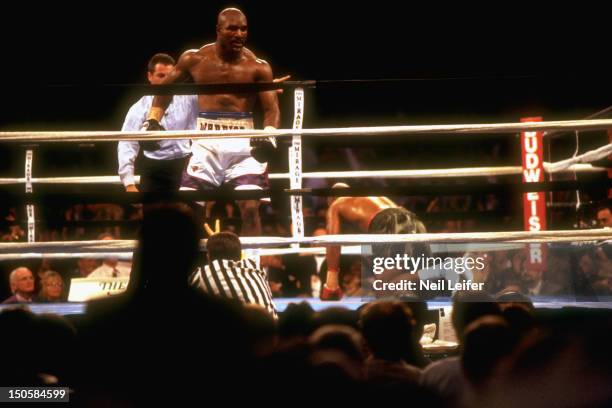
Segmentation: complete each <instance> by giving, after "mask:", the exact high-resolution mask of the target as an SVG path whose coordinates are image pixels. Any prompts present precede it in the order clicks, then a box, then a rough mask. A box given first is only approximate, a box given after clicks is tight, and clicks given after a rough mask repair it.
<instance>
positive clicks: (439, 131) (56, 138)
mask: <svg viewBox="0 0 612 408" xmlns="http://www.w3.org/2000/svg"><path fill="white" fill-rule="evenodd" d="M263 85H264V88H265V87H270V85H269V84H263ZM195 87H196V88H201V87H202V86H201V85H200V86H195ZM230 88H231V87H230ZM294 88H295V89H294V118H293V127H292V128H291V129H277V130H238V131H236V130H233V131H224V130H218V131H164V132H163V133H162V132H118V131H93V132H90V131H82V132H81V131H69V132H0V142H3V143H25V144H32V143H56V142H116V141H121V140H134V141H141V140H147V141H151V140H168V139H187V138H189V139H206V138H215V139H223V138H253V137H259V138H261V137H270V138H271V137H274V138H278V139H290V141H289V144H290V146H289V169H288V172H286V173H273V174H270V175H269V178H270V179H273V180H275V179H276V180H286V179H288V180H289V188H286V189H282V190H280V191H276V192H275V194H276V195H282V196H284V197H286V198H288V199H289V200H290V209H291V221H292V236H291V237H241V242H242V244H243V247H244V248H248V249H254V250H255V252H254V253H255V254H257V255H281V254H291V253H294V254H295V253H309V254H317V255H320V254H323V253H324V251H325V249H324V246H325V245H341V246H342V247H343V249H342V253H348V254H351V253H352V254H356V253H359V251H360V248H362V247H363V246H367V245H372V244H382V243H406V242H409V243H428V244H430V245H431V247H432V251H433V252H434V253H436V252H445V251H446V252H448V251H449V248H451V250H452V251H474V250H478V249H482V248H485V249H486V248H487V245H493V244H495V245H498V247H499V248H502V249H517V248H522V247H524V244H526V243H551V242H555V243H569V242H593V241H607V240H610V239H612V229H593V230H563V231H507V232H485V233H445V234H400V235H380V234H376V235H374V234H351V235H325V236H318V237H307V236H305V233H304V230H305V228H304V215H303V210H302V205H303V203H302V197H303V196H305V195H322V196H330V195H341V194H342V195H355V196H359V195H362V196H364V195H365V196H367V195H370V194H368V191H364V190H363V189H361V190H360V189H359V188H348V189H342V191H331V190H330V189H320V190H316V189H307V188H303V187H302V180H304V179H309V178H313V179H359V178H395V179H434V178H435V179H453V178H465V177H483V176H518V175H521V174H522V173H523V170H524V168H523V166H501V167H469V168H448V169H397V170H378V171H337V172H334V171H328V172H309V173H305V172H303V171H302V170H303V169H302V146H303V142H304V140H305V139H311V138H326V137H327V138H329V137H334V138H339V137H358V136H386V137H393V138H410V137H420V136H424V135H427V136H429V137H434V136H435V135H449V134H452V135H456V136H457V137H458V138H459V137H460V136H462V135H470V134H507V133H519V132H559V131H593V130H605V129H610V128H612V119H587V120H570V121H552V122H544V121H542V122H521V123H496V124H457V125H428V126H425V125H422V126H375V127H346V128H321V129H304V128H303V126H302V125H303V122H304V90H303V88H302V87H299V86H298V87H294ZM266 89H267V88H266ZM544 135H545V136H546V133H545V134H544ZM610 154H612V144H607V145H604V146H601V147H599V148H596V149H593V150H590V151H588V152H586V153H583V154H580V155H577V154H575V155H574V156H573V157H570V158H567V159H565V160H561V161H557V162H552V163H548V162H546V163H543V168H544V170H545V172H546V173H548V174H556V173H574V174H576V173H599V172H603V171H606V169H604V168H599V167H595V166H593V165H591V163H592V162H594V161H596V160H599V159H602V158H605V157H607V156H609V155H610ZM33 160H34V154H33V151H32V150H31V149H28V150H27V152H26V157H25V175H24V177H21V178H0V185H5V186H6V185H21V184H23V185H25V196H24V197H25V201H26V202H27V201H28V197H34V196H35V188H34V187H35V186H36V185H45V184H46V185H53V184H75V185H98V184H120V180H119V177H118V176H95V177H34V175H33V174H32V163H33ZM136 180H137V182H138V177H137V178H136ZM545 184H546V185H545ZM553 184H554V182H548V183H540V184H538V183H535V184H531V185H529V186H526V185H524V186H523V187H524V188H523V191H525V192H528V191H549V190H550V191H552V190H554V185H553ZM570 184H571V183H570ZM574 184H577V183H574ZM574 184H572V186H573V185H574ZM547 185H553V188H549V189H546V188H547ZM561 187H563V186H561ZM383 190H384V189H383ZM396 190H398V189H396ZM266 194H268V192H267V191H255V192H253V191H250V192H244V191H235V192H234V193H233V194H232V198H234V199H252V198H258V197H264V196H266ZM126 197H127V194H126ZM129 197H130V201H131V202H139V200H141V199H142V198H143V197H147V193H130V195H129ZM185 197H189V198H190V199H192V198H197V199H198V200H206V199H207V198H208V199H209V200H210V199H213V200H214V198H215V195H211V194H210V193H202V192H198V193H195V194H190V195H185ZM111 201H112V200H111ZM26 213H27V218H28V220H27V221H28V242H27V243H0V261H5V260H19V259H40V258H51V259H53V258H62V259H63V258H77V257H92V258H105V257H118V258H120V259H130V258H131V254H132V252H133V250H134V249H135V244H136V242H135V241H130V240H112V241H68V242H66V241H62V242H36V227H35V226H36V222H35V218H34V206H33V202H28V203H27V211H26ZM304 245H307V246H308V247H306V248H305V247H303V246H304ZM204 246H205V242H204V241H203V242H202V243H201V247H202V248H204ZM491 248H492V247H491ZM302 300H309V302H310V303H311V305H313V307H314V308H315V309H321V308H324V307H326V306H329V305H332V306H335V305H342V306H346V307H348V308H351V309H356V308H358V307H359V306H361V305H362V304H363V303H364V302H365V301H367V300H365V299H351V298H348V299H344V300H342V301H340V302H331V303H330V302H321V301H319V300H318V299H317V300H315V299H305V298H297V299H278V298H277V299H275V302H276V304H277V307H278V309H279V311H282V310H284V308H285V307H286V306H287V305H288V304H289V303H291V302H299V301H302ZM449 302H450V300H449V299H440V300H435V299H434V300H431V301H429V302H428V305H429V307H430V308H439V307H444V306H447V305H448V304H449ZM535 303H536V306H538V305H540V306H542V307H561V306H564V305H567V302H566V301H565V300H562V299H558V300H554V299H552V300H551V301H547V302H542V303H539V302H538V301H537V299H536V302H535ZM582 303H583V304H582V305H583V306H586V307H612V303H610V302H582ZM571 304H572V305H579V304H578V303H576V302H573V303H571ZM29 306H30V308H31V309H32V310H33V311H34V312H58V313H61V314H78V313H82V312H83V311H84V308H85V305H84V304H83V303H65V304H56V305H52V304H45V305H29Z"/></svg>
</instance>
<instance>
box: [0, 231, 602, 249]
mask: <svg viewBox="0 0 612 408" xmlns="http://www.w3.org/2000/svg"><path fill="white" fill-rule="evenodd" d="M610 239H612V229H590V230H560V231H503V232H464V233H444V234H398V235H382V234H347V235H322V236H318V237H304V238H299V239H298V238H286V237H240V241H241V242H242V246H243V248H261V247H274V246H279V245H291V244H294V243H299V244H309V245H371V244H383V243H401V242H410V243H429V244H435V243H442V244H449V243H463V244H465V243H479V242H488V243H491V242H500V243H536V242H544V243H551V242H579V241H604V240H610ZM200 245H201V246H205V240H202V242H201V244H200ZM135 248H136V241H134V240H114V241H111V240H108V241H59V242H32V243H21V242H17V243H0V254H7V253H15V254H17V253H21V254H23V253H31V252H33V251H36V252H41V253H47V252H48V253H54V252H55V253H57V252H62V253H63V252H67V250H69V251H70V252H78V251H80V252H88V253H89V252H132V251H134V249H135Z"/></svg>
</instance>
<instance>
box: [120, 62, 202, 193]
mask: <svg viewBox="0 0 612 408" xmlns="http://www.w3.org/2000/svg"><path fill="white" fill-rule="evenodd" d="M174 64H175V62H174V59H173V58H172V57H171V56H170V55H168V54H155V55H154V56H153V57H152V58H151V59H150V60H149V64H148V73H147V78H148V80H149V82H150V83H151V84H152V85H159V84H160V83H161V82H162V81H163V79H164V78H165V77H166V76H167V75H168V74H169V73H170V71H172V68H174ZM152 102H153V96H150V95H148V96H143V97H142V98H140V100H139V101H138V102H136V103H135V104H134V105H132V107H131V108H130V110H129V111H128V114H127V116H126V118H125V121H124V123H123V127H122V128H121V130H122V131H136V130H140V129H141V126H142V123H143V122H144V121H145V120H146V119H147V114H148V112H149V109H150V108H151V103H152ZM197 116H198V97H197V95H175V96H173V98H172V102H171V103H170V106H169V107H168V109H167V110H166V113H165V115H164V117H163V118H162V120H161V126H162V127H163V129H168V130H193V129H195V128H196V120H197ZM140 150H143V153H144V154H143V158H142V164H141V168H140V169H139V173H140V190H141V191H143V192H168V191H178V189H179V187H180V184H181V175H182V172H183V169H184V167H185V165H186V162H187V158H188V156H189V154H190V152H191V145H190V141H189V139H181V140H179V139H173V140H160V141H150V142H148V141H145V142H142V141H141V142H136V141H121V142H119V144H118V146H117V153H118V159H119V171H118V173H119V177H120V178H121V182H122V183H123V185H124V186H125V190H126V191H132V192H137V191H139V189H138V188H137V187H136V183H135V180H134V164H135V161H136V157H137V156H138V153H139V152H140Z"/></svg>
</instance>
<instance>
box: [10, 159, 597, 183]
mask: <svg viewBox="0 0 612 408" xmlns="http://www.w3.org/2000/svg"><path fill="white" fill-rule="evenodd" d="M552 164H555V163H544V169H546V170H547V171H548V172H549V173H561V172H577V173H597V172H603V171H606V169H605V168H603V167H594V166H591V165H590V164H573V165H571V166H569V167H567V168H561V169H553V168H552ZM522 172H523V169H522V167H521V166H500V167H464V168H451V169H422V170H371V171H368V170H360V171H320V172H308V173H302V178H303V179H318V178H321V179H328V178H343V179H344V178H365V177H370V178H410V179H421V178H451V177H490V176H512V175H519V174H522ZM134 177H135V182H136V184H138V183H140V176H134ZM268 177H269V178H270V179H271V180H282V179H288V178H289V177H290V175H289V173H272V174H269V175H268ZM22 183H25V178H0V185H10V184H22ZM32 183H33V184H117V185H120V184H121V179H120V178H119V176H88V177H33V178H32Z"/></svg>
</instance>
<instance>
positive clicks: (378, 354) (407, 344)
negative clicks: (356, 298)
mask: <svg viewBox="0 0 612 408" xmlns="http://www.w3.org/2000/svg"><path fill="white" fill-rule="evenodd" d="M360 324H361V328H362V333H363V337H364V338H365V341H366V345H367V347H368V349H369V351H370V357H369V358H368V359H367V360H366V377H367V379H368V381H369V382H370V383H371V384H372V385H373V386H374V387H376V386H377V385H383V384H384V385H385V386H390V385H413V386H414V385H416V384H418V382H419V378H420V376H421V370H419V369H418V368H417V367H414V366H412V365H409V364H408V363H407V362H406V360H405V356H407V355H409V354H410V353H411V350H410V348H411V347H412V345H413V331H414V326H415V321H414V318H413V317H412V311H411V310H410V308H409V307H408V306H406V305H405V304H403V303H402V302H399V301H379V302H374V303H371V304H369V305H367V306H366V307H365V308H364V309H363V310H362V311H361V316H360Z"/></svg>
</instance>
